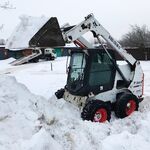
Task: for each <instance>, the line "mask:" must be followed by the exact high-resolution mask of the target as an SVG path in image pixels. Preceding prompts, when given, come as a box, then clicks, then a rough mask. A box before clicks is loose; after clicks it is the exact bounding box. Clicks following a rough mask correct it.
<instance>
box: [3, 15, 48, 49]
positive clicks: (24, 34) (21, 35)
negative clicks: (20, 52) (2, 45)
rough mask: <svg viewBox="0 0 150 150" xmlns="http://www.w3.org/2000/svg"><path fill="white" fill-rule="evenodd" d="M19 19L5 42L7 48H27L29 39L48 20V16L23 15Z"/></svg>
mask: <svg viewBox="0 0 150 150" xmlns="http://www.w3.org/2000/svg"><path fill="white" fill-rule="evenodd" d="M20 20H21V21H20V24H19V25H18V26H17V27H16V28H15V30H14V32H13V33H12V35H11V36H10V37H9V39H8V41H7V42H6V48H7V49H14V50H17V49H24V48H28V47H29V44H28V43H29V41H30V39H31V38H32V37H33V36H34V35H35V33H36V32H37V31H38V30H39V29H40V28H41V27H42V26H43V24H45V23H46V22H47V21H48V18H46V17H44V16H42V17H40V18H38V17H31V16H25V15H24V16H21V17H20Z"/></svg>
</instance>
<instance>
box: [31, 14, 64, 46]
mask: <svg viewBox="0 0 150 150" xmlns="http://www.w3.org/2000/svg"><path fill="white" fill-rule="evenodd" d="M64 45H65V42H64V39H63V36H62V32H61V29H60V27H59V23H58V20H57V18H56V17H52V18H50V19H49V20H48V21H47V22H46V23H45V24H44V25H43V26H42V28H41V29H40V30H39V31H38V32H37V33H36V34H35V35H34V36H33V37H32V38H31V40H30V41H29V46H30V47H57V46H64Z"/></svg>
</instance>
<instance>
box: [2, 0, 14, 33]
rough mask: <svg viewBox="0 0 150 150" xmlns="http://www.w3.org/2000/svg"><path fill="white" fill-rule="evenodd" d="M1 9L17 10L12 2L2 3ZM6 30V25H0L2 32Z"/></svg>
mask: <svg viewBox="0 0 150 150" xmlns="http://www.w3.org/2000/svg"><path fill="white" fill-rule="evenodd" d="M0 9H5V10H6V9H7V10H8V9H16V8H15V7H14V6H13V5H12V4H11V3H10V1H5V0H4V2H1V3H0ZM3 28H4V24H0V31H1V30H2V29H3Z"/></svg>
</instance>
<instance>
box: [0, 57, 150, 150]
mask: <svg viewBox="0 0 150 150" xmlns="http://www.w3.org/2000/svg"><path fill="white" fill-rule="evenodd" d="M11 61H13V59H8V60H3V61H0V66H1V67H0V150H84V149H85V150H149V149H150V67H149V66H150V62H149V61H147V62H146V61H145V62H144V61H143V62H141V64H142V67H143V70H144V73H145V99H144V101H143V102H142V103H140V108H139V111H138V112H134V113H133V114H132V115H131V116H129V117H127V118H124V119H118V118H116V117H115V116H114V114H112V119H111V121H110V122H106V123H102V124H100V123H93V122H90V121H83V120H82V119H81V118H80V111H79V110H78V108H76V107H75V106H73V105H71V104H69V103H67V102H65V101H64V100H63V99H61V100H56V98H55V96H54V92H55V91H56V90H57V89H59V88H61V87H63V86H64V85H65V82H66V77H67V76H66V73H65V71H66V68H65V66H66V58H65V57H64V58H57V59H56V60H55V61H52V62H50V61H47V62H39V63H36V64H25V65H20V66H11V65H10V64H9V62H11ZM51 65H52V70H51Z"/></svg>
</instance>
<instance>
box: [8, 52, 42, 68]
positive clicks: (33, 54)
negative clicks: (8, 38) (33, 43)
mask: <svg viewBox="0 0 150 150" xmlns="http://www.w3.org/2000/svg"><path fill="white" fill-rule="evenodd" d="M41 54H42V51H41V50H39V49H38V50H37V51H36V52H35V53H32V54H31V55H28V56H25V57H21V58H19V59H17V60H15V61H12V62H11V63H10V64H11V65H13V66H16V65H21V64H24V63H26V62H29V61H30V60H32V59H34V58H36V57H38V56H40V55H41Z"/></svg>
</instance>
